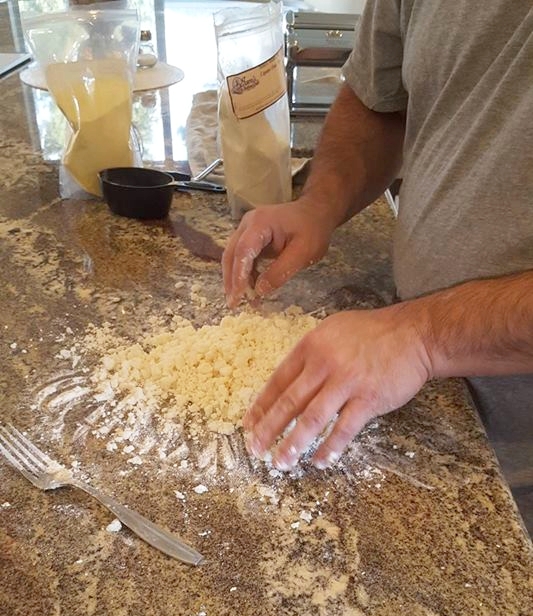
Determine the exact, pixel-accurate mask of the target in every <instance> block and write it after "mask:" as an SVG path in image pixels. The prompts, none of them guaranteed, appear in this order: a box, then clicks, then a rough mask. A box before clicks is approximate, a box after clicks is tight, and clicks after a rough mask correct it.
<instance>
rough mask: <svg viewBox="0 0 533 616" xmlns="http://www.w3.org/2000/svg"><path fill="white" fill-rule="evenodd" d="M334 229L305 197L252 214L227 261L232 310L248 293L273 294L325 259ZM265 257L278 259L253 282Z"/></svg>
mask: <svg viewBox="0 0 533 616" xmlns="http://www.w3.org/2000/svg"><path fill="white" fill-rule="evenodd" d="M334 226H335V225H334V224H333V223H332V222H331V221H329V220H328V219H327V216H325V215H324V214H323V213H322V212H321V211H320V210H319V209H317V208H315V207H314V206H313V203H312V202H311V201H310V200H309V199H306V198H305V197H302V198H300V199H299V200H297V201H293V202H291V203H282V204H277V205H268V206H263V207H258V208H256V209H255V210H252V211H250V212H247V213H246V214H245V215H244V217H243V219H242V221H241V223H240V225H239V227H238V229H237V230H236V231H235V232H234V233H233V235H232V236H231V237H230V240H229V242H228V245H227V247H226V249H225V251H224V254H223V256H222V272H223V277H224V289H225V292H226V298H227V303H228V306H230V307H231V308H233V307H235V306H236V305H237V304H238V303H239V301H240V300H241V298H242V297H243V296H244V294H245V293H246V291H247V290H249V289H252V290H254V291H255V292H256V293H257V295H259V296H260V297H263V296H265V295H268V294H269V293H270V292H271V291H273V290H275V289H277V288H278V287H280V286H282V285H283V284H284V283H285V282H287V280H289V278H291V277H292V276H294V274H296V273H297V272H298V271H300V270H301V269H303V268H304V267H307V266H308V265H310V264H312V263H315V262H316V261H318V260H319V259H321V258H322V257H323V256H324V254H325V253H326V250H327V248H328V245H329V241H330V238H331V234H332V232H333V229H334ZM261 257H268V258H272V259H273V260H272V262H271V263H270V264H269V266H268V267H267V268H266V269H265V271H264V272H262V273H261V274H260V275H259V276H258V277H257V279H256V280H254V277H255V272H256V265H257V262H258V260H259V259H260V258H261Z"/></svg>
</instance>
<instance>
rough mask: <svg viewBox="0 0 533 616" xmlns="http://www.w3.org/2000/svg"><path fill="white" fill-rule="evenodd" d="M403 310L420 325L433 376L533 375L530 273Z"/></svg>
mask: <svg viewBox="0 0 533 616" xmlns="http://www.w3.org/2000/svg"><path fill="white" fill-rule="evenodd" d="M404 310H405V313H406V314H408V315H409V317H408V318H409V319H412V320H413V321H416V322H417V323H418V325H417V328H418V329H419V331H420V333H421V335H422V339H423V341H424V343H425V346H426V350H427V355H428V357H429V362H430V364H431V366H430V373H431V374H432V376H436V377H449V376H493V375H503V374H520V373H533V271H531V270H530V271H526V272H524V273H521V274H514V275H510V276H503V277H501V278H494V279H487V280H476V281H472V282H467V283H464V284H461V285H458V286H456V287H452V288H450V289H446V290H444V291H439V292H437V293H433V294H431V295H428V296H425V297H422V298H419V299H416V300H413V301H412V302H409V301H408V302H405V304H404ZM401 312H403V309H402V310H401Z"/></svg>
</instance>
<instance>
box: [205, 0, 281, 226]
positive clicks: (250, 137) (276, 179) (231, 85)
mask: <svg viewBox="0 0 533 616" xmlns="http://www.w3.org/2000/svg"><path fill="white" fill-rule="evenodd" d="M214 23H215V34H216V40H217V58H218V74H219V101H218V130H219V142H220V148H221V153H222V157H223V159H224V174H225V179H226V188H227V196H228V202H229V205H230V207H231V213H232V216H233V217H234V218H240V217H241V216H242V214H243V213H244V212H245V211H246V210H248V209H250V208H252V207H254V206H256V205H260V204H272V203H281V202H284V201H289V200H290V199H291V196H292V183H291V168H290V118H289V104H288V99H287V80H286V74H285V64H284V54H283V26H282V7H281V3H280V2H270V3H265V4H261V5H254V6H248V7H247V6H243V7H238V8H228V9H224V10H221V11H218V12H217V13H215V15H214Z"/></svg>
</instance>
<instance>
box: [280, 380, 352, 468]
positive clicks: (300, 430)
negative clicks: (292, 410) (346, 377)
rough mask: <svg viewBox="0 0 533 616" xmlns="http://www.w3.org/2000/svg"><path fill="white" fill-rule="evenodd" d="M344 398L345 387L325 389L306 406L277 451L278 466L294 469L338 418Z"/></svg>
mask: <svg viewBox="0 0 533 616" xmlns="http://www.w3.org/2000/svg"><path fill="white" fill-rule="evenodd" d="M344 398H345V396H344V393H343V391H342V387H340V386H339V387H336V386H335V385H333V386H326V387H322V388H321V389H320V390H319V391H318V392H317V394H316V395H315V396H314V397H313V398H312V399H311V400H310V401H309V402H308V404H306V405H305V406H304V410H303V412H301V413H300V414H299V416H298V419H297V421H296V423H295V425H294V427H293V428H292V430H291V431H290V432H289V433H288V434H287V436H285V438H284V439H283V440H282V441H281V443H280V444H279V446H278V447H277V448H276V450H275V451H274V454H273V460H272V462H273V464H274V466H275V467H276V468H278V469H280V470H289V469H291V468H292V467H293V466H294V465H295V464H296V463H297V462H298V460H299V458H300V457H301V455H302V454H303V453H304V452H305V451H306V450H307V449H308V448H309V447H310V446H311V444H312V443H313V442H314V441H315V439H316V438H317V437H318V436H319V435H320V434H322V432H323V431H324V429H325V428H326V426H327V425H328V424H329V422H330V421H331V420H332V419H333V418H334V417H335V415H336V414H337V412H338V410H339V408H340V407H341V406H342V403H343V400H344Z"/></svg>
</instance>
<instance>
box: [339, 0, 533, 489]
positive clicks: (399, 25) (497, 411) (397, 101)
mask: <svg viewBox="0 0 533 616" xmlns="http://www.w3.org/2000/svg"><path fill="white" fill-rule="evenodd" d="M343 73H344V77H345V78H346V81H347V83H348V84H349V85H350V86H351V87H352V89H353V90H354V91H355V93H356V94H357V95H358V97H359V98H360V99H361V100H362V101H363V103H364V104H365V105H367V106H368V107H369V108H371V109H374V110H376V111H381V112H387V111H400V110H405V113H406V135H405V143H404V156H403V169H402V178H403V182H402V186H401V190H400V196H399V201H400V210H399V215H398V221H397V225H396V229H395V238H394V275H395V281H396V286H397V290H398V294H399V296H400V297H401V298H404V299H405V298H409V297H415V296H418V295H420V294H423V293H427V292H429V291H433V290H436V289H439V288H444V287H448V286H450V285H453V284H456V283H459V282H462V281H465V280H469V279H473V278H480V277H491V276H498V275H503V274H507V273H511V272H516V271H523V270H526V269H532V268H533V5H532V2H531V1H530V0H529V1H528V0H493V1H492V2H478V3H475V2H472V1H471V0H454V1H453V2H449V1H446V0H367V4H366V7H365V11H364V13H363V16H362V18H361V20H360V22H359V24H358V27H357V31H356V43H355V47H354V50H353V52H352V54H351V56H350V58H349V59H348V61H347V62H346V65H345V66H344V69H343ZM471 382H472V384H473V388H474V391H473V395H474V398H475V399H476V401H477V402H478V404H479V405H481V411H482V415H483V416H484V419H485V423H486V426H487V428H488V432H489V435H490V436H491V437H492V439H493V442H496V441H497V440H498V439H502V438H503V439H505V441H506V442H509V441H514V442H517V443H518V442H522V443H526V444H527V443H529V445H530V447H529V449H530V450H531V452H530V455H529V460H528V464H529V465H530V467H531V481H532V482H533V445H531V444H532V443H533V375H531V376H521V377H514V378H512V379H507V378H493V379H490V378H485V379H472V380H471ZM510 391H511V392H512V394H510ZM507 419H509V421H507ZM506 426H508V431H509V434H507V435H505V434H504V435H503V436H502V430H503V432H505V429H506ZM491 432H492V434H491ZM526 457H528V456H526ZM519 470H520V472H521V473H522V471H523V468H521V469H519Z"/></svg>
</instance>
